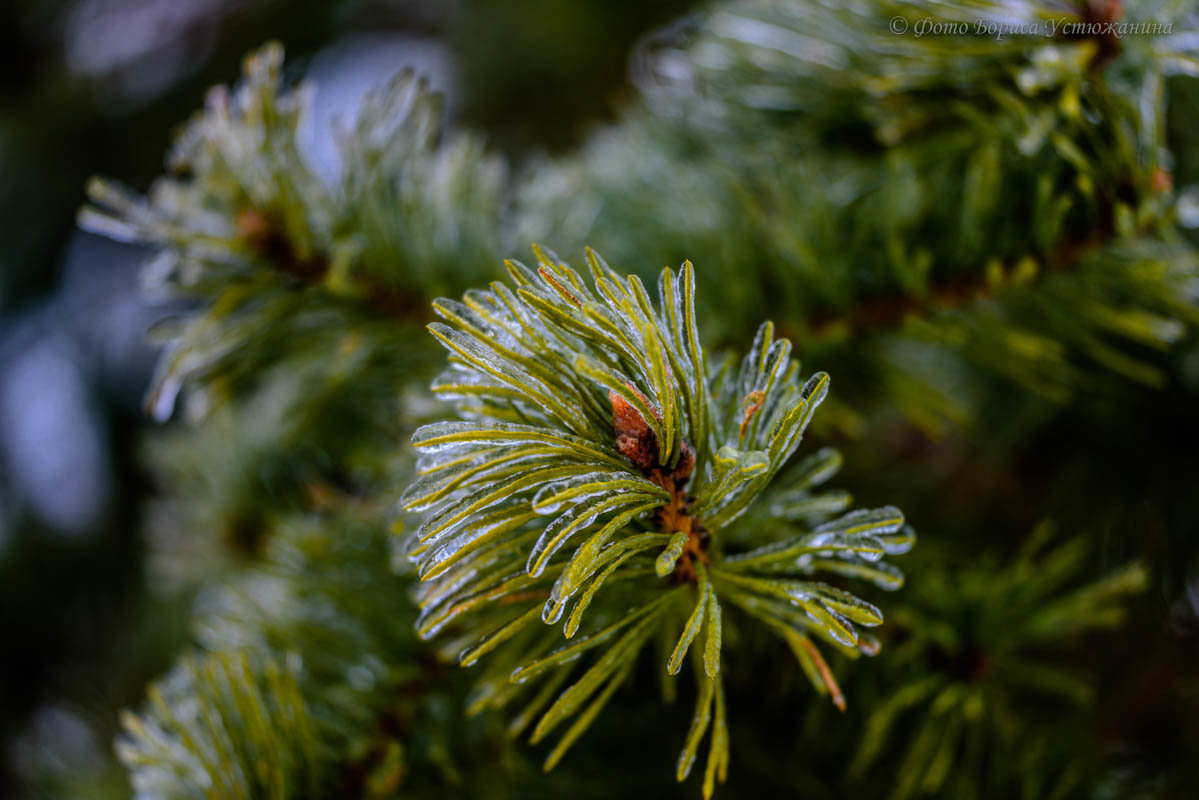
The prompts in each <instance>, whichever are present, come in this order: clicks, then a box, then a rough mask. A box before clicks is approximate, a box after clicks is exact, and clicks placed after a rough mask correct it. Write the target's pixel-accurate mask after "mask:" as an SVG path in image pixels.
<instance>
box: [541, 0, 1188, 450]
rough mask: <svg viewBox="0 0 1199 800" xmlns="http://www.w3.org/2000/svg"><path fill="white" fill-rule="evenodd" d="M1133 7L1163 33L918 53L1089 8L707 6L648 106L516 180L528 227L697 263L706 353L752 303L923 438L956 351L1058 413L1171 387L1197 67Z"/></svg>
mask: <svg viewBox="0 0 1199 800" xmlns="http://www.w3.org/2000/svg"><path fill="white" fill-rule="evenodd" d="M1117 5H1119V4H1117ZM1125 13H1126V16H1127V18H1128V19H1129V20H1132V21H1147V22H1154V23H1160V24H1162V25H1165V24H1166V23H1172V24H1173V30H1174V33H1173V34H1172V35H1158V36H1129V37H1127V38H1124V39H1121V40H1119V41H1118V42H1116V43H1113V42H1112V41H1107V40H1104V39H1102V37H1098V38H1085V37H1082V38H1073V39H1070V38H1063V37H1061V36H1057V37H1055V36H1050V35H1044V36H1007V37H995V36H985V35H978V34H976V33H968V34H964V35H929V36H926V37H917V36H915V27H916V26H917V25H918V24H919V23H920V22H921V21H928V20H937V21H940V22H954V21H958V22H962V21H967V22H969V23H970V25H968V26H967V27H968V28H969V27H971V25H973V24H975V23H976V22H977V20H979V19H990V20H999V21H1003V22H1005V23H1008V24H1021V23H1023V24H1032V23H1039V24H1042V25H1046V26H1047V25H1048V24H1049V22H1048V21H1049V20H1050V19H1052V20H1054V21H1055V22H1056V23H1058V24H1059V25H1061V24H1066V23H1068V22H1069V21H1071V20H1075V21H1076V20H1077V19H1080V18H1081V15H1082V14H1083V11H1082V10H1079V9H1076V8H1071V7H1069V6H1063V5H1059V4H1053V3H1045V4H1036V3H1033V4H1012V3H1006V2H990V1H988V2H979V3H965V4H956V5H944V4H942V5H938V6H937V7H936V9H935V12H934V11H933V10H930V9H929V8H928V7H927V6H926V5H925V4H922V3H909V2H892V0H877V1H875V0H872V2H869V3H865V4H859V5H857V6H854V7H852V8H842V7H840V6H836V5H830V4H825V3H817V2H800V3H778V2H769V1H768V0H744V1H742V2H733V3H728V4H721V5H718V6H716V7H714V8H713V9H712V10H711V12H710V13H709V14H707V15H705V16H704V17H703V19H702V20H701V22H700V23H699V25H698V26H697V30H696V31H695V32H694V33H693V34H691V35H690V36H687V37H685V38H684V42H683V44H682V45H680V46H679V47H677V48H674V49H669V48H668V49H665V50H664V51H662V52H657V53H654V54H652V55H651V57H649V58H648V62H649V63H650V64H651V66H652V65H655V64H656V65H657V71H658V73H660V74H662V75H665V76H669V80H667V79H661V80H658V79H656V78H655V77H654V75H653V70H652V69H651V75H650V76H649V77H647V79H646V85H647V100H648V102H647V103H646V107H645V108H644V109H639V110H638V111H637V112H636V113H635V114H633V115H632V116H631V118H630V119H629V120H627V121H626V122H624V123H623V124H622V125H621V126H620V127H618V128H614V129H612V130H611V131H608V132H605V133H603V134H601V135H599V136H597V137H596V138H595V139H594V141H592V142H591V143H590V144H589V145H588V146H587V147H586V148H585V149H584V151H583V153H582V154H581V155H580V156H578V157H574V158H571V159H567V160H565V161H564V162H563V163H561V164H560V165H558V168H557V169H556V170H542V171H541V172H540V173H539V174H537V175H535V176H534V177H533V178H532V180H531V181H529V182H528V184H527V186H525V187H524V188H522V197H523V203H524V209H525V210H524V215H523V219H524V235H525V236H526V237H527V238H535V239H538V240H542V241H548V242H550V243H551V244H553V245H554V246H556V247H577V246H580V245H581V244H582V243H584V242H587V243H590V244H592V245H594V246H596V247H598V248H600V249H602V250H603V251H604V252H606V253H608V254H609V255H610V256H611V257H612V258H614V259H616V260H618V261H619V262H621V263H635V262H645V261H647V260H648V261H649V263H663V262H666V263H677V262H678V261H679V260H681V259H682V258H684V257H689V258H693V259H696V260H697V262H699V263H703V264H705V265H706V268H705V271H704V274H703V275H702V276H701V280H702V281H707V282H708V283H707V285H705V286H703V287H701V288H702V289H706V290H707V291H701V296H703V295H709V296H713V297H718V298H719V305H713V306H711V307H710V309H708V310H710V311H711V316H712V317H713V319H714V320H718V321H719V323H720V324H722V325H724V326H726V327H725V328H723V329H720V330H719V331H718V333H719V334H720V335H721V336H723V337H725V338H731V337H732V336H734V335H735V334H734V331H736V330H737V329H738V328H743V327H745V326H747V325H748V324H752V322H753V316H755V315H757V314H758V313H760V312H759V309H760V308H762V307H763V306H764V308H765V310H766V313H770V314H771V315H772V316H773V317H774V318H776V319H778V320H780V321H781V322H784V323H785V330H786V331H787V333H788V335H789V336H791V337H792V338H793V339H794V340H795V341H796V343H797V346H799V347H801V348H802V349H803V351H804V353H805V356H806V358H807V360H808V362H809V363H812V364H815V365H817V366H821V367H824V366H826V365H833V364H836V363H841V362H845V361H846V360H849V361H850V362H851V363H852V368H849V369H846V370H845V371H846V372H847V373H849V374H862V375H863V376H868V377H866V378H865V379H864V380H863V381H862V383H863V384H864V385H859V384H858V383H857V382H854V383H850V384H845V385H843V386H842V391H843V392H844V391H848V394H846V395H845V397H846V398H847V399H848V400H850V401H851V402H852V404H853V405H854V406H856V407H857V408H858V409H859V410H864V409H869V408H870V407H871V403H870V398H872V397H874V396H875V392H874V389H875V387H876V386H878V385H879V384H886V385H888V386H890V387H893V388H892V389H891V390H890V391H888V392H887V394H886V397H887V399H888V401H889V402H892V403H895V404H897V405H899V406H900V407H901V408H902V409H903V410H904V411H905V412H906V413H907V414H908V415H909V416H910V417H911V418H912V419H913V420H914V421H916V422H917V423H919V424H921V425H922V426H924V427H926V428H928V429H931V430H937V429H940V428H942V427H943V425H944V421H945V419H946V418H948V419H959V420H960V419H964V418H967V417H968V416H969V406H968V404H964V403H963V402H962V399H961V398H960V397H955V396H954V392H953V387H954V386H956V385H957V384H958V383H960V382H961V380H962V375H961V372H962V368H963V364H962V359H961V358H960V357H953V356H954V355H955V354H960V355H962V356H965V357H966V358H965V362H966V363H969V364H972V365H974V366H975V367H981V368H983V369H984V370H985V371H986V372H990V373H994V374H998V375H1002V376H1004V377H1006V378H1009V379H1013V380H1015V381H1017V382H1019V383H1020V384H1021V385H1023V386H1025V387H1026V388H1028V389H1031V390H1033V391H1035V392H1038V393H1041V394H1044V395H1046V396H1049V397H1052V398H1055V399H1058V400H1064V399H1066V398H1068V397H1070V396H1071V393H1073V392H1075V391H1077V390H1079V389H1093V388H1094V386H1095V384H1096V383H1097V382H1098V381H1100V380H1102V379H1103V377H1104V375H1105V374H1109V373H1116V374H1118V375H1121V376H1124V377H1128V378H1132V379H1134V380H1138V381H1144V382H1147V383H1150V384H1153V385H1160V384H1161V383H1162V382H1163V380H1164V376H1163V374H1162V370H1161V366H1160V363H1159V360H1158V359H1157V358H1156V357H1155V355H1154V354H1153V352H1152V351H1153V350H1160V349H1165V348H1167V347H1168V346H1170V345H1171V344H1173V343H1176V342H1178V341H1179V340H1180V339H1181V338H1182V336H1183V335H1184V331H1185V330H1186V326H1192V325H1193V324H1194V323H1195V321H1196V312H1195V309H1194V304H1193V301H1192V300H1190V299H1183V298H1189V297H1190V295H1191V292H1190V289H1189V288H1188V287H1189V286H1190V285H1191V283H1192V282H1193V281H1194V280H1195V276H1196V274H1197V272H1196V259H1195V255H1194V253H1193V252H1192V251H1191V250H1190V249H1189V248H1188V247H1187V246H1186V245H1184V243H1183V242H1182V241H1181V240H1180V239H1179V236H1178V234H1177V231H1176V226H1175V206H1174V204H1175V200H1176V198H1175V196H1174V194H1173V191H1172V182H1171V180H1170V172H1169V170H1170V168H1171V164H1170V161H1169V157H1168V154H1167V151H1166V149H1165V146H1166V141H1165V133H1166V129H1165V126H1164V124H1163V120H1164V117H1165V112H1166V102H1167V98H1166V96H1165V92H1164V82H1163V76H1164V75H1170V74H1177V73H1182V74H1186V73H1188V72H1189V73H1194V71H1195V69H1196V66H1195V65H1196V63H1197V61H1196V55H1195V52H1194V46H1193V42H1192V41H1191V39H1190V38H1188V34H1187V32H1186V30H1185V25H1184V22H1185V17H1184V15H1183V13H1184V12H1183V8H1182V7H1181V5H1180V4H1169V3H1154V2H1145V3H1133V4H1129V5H1128V8H1127V9H1126V12H1125ZM892 19H899V20H903V21H907V24H908V25H909V26H910V32H909V34H908V35H897V34H896V33H894V32H892V30H891V29H890V28H889V27H888V26H889V22H890V20H892ZM564 197H565V198H569V200H568V201H566V202H563V200H562V198H564ZM1064 297H1068V303H1063V302H1062V301H1061V300H1062V298H1064ZM742 309H744V310H745V315H744V316H738V314H741V313H742V311H741V310H742ZM751 309H752V311H751ZM1066 309H1069V311H1068V312H1067V311H1066ZM947 354H948V355H950V356H951V357H950V358H948V359H946V355H947ZM914 356H915V357H914ZM913 362H920V363H921V364H922V365H923V366H922V368H921V369H919V370H916V369H914V368H913V366H912V364H913ZM848 422H849V424H854V423H853V421H852V420H849V421H848Z"/></svg>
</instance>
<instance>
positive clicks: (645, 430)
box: [608, 386, 658, 469]
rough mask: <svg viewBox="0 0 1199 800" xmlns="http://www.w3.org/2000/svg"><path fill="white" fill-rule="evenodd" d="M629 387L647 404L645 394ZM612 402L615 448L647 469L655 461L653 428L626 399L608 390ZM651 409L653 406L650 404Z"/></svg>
mask: <svg viewBox="0 0 1199 800" xmlns="http://www.w3.org/2000/svg"><path fill="white" fill-rule="evenodd" d="M629 388H630V389H632V390H633V392H634V393H635V394H636V395H637V397H639V398H640V399H641V400H643V401H644V402H645V404H646V405H647V406H649V405H650V404H649V401H648V400H646V398H645V395H643V394H642V393H641V392H639V391H637V389H636V388H635V387H633V386H629ZM608 399H609V400H610V401H611V402H612V427H613V428H615V429H616V449H617V450H618V451H619V452H620V454H621V455H622V456H624V457H625V458H627V459H628V460H629V461H631V462H632V464H633V466H635V467H637V468H638V469H649V468H650V467H652V466H653V465H654V463H655V462H656V461H657V457H658V437H657V436H655V435H654V431H653V428H651V427H650V426H649V423H648V422H646V421H645V418H644V417H642V416H641V412H640V411H638V410H637V409H636V408H634V407H633V406H632V405H631V404H630V403H629V402H628V401H627V400H625V399H624V398H623V397H621V396H620V395H618V394H617V393H616V392H612V391H610V392H608ZM650 408H651V410H652V409H653V406H650Z"/></svg>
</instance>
